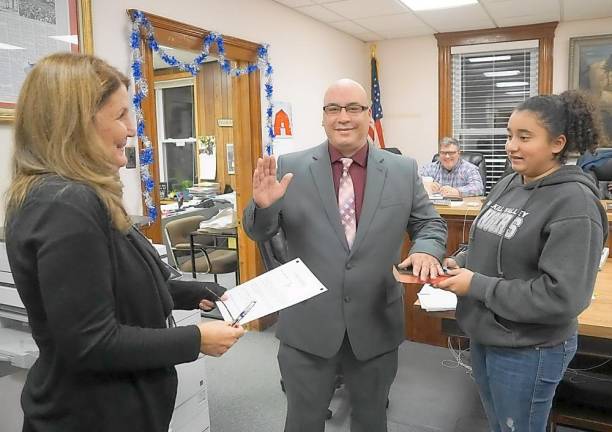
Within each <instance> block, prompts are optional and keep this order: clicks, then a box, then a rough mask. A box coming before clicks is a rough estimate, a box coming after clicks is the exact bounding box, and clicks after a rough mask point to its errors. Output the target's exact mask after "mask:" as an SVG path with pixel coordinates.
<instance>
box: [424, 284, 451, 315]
mask: <svg viewBox="0 0 612 432" xmlns="http://www.w3.org/2000/svg"><path fill="white" fill-rule="evenodd" d="M417 295H418V296H419V303H421V308H423V309H425V310H426V311H427V312H439V311H447V310H455V308H456V307H457V296H456V295H455V294H453V293H452V292H449V291H444V290H441V289H438V288H434V287H432V286H431V285H429V284H425V285H423V288H421V291H420V292H419V293H418V294H417Z"/></svg>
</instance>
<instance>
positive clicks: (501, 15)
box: [481, 0, 588, 27]
mask: <svg viewBox="0 0 612 432" xmlns="http://www.w3.org/2000/svg"><path fill="white" fill-rule="evenodd" d="M481 2H482V4H483V6H484V7H485V9H486V10H487V11H488V12H489V14H490V15H491V17H492V18H493V20H494V21H495V23H496V24H497V25H498V26H499V27H509V26H516V25H526V24H535V23H543V22H550V21H559V20H560V19H561V16H560V10H561V9H560V7H559V1H558V0H538V1H534V0H501V1H500V0H497V1H492V0H481ZM583 2H584V3H587V2H588V1H585V0H583Z"/></svg>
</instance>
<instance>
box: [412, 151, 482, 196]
mask: <svg viewBox="0 0 612 432" xmlns="http://www.w3.org/2000/svg"><path fill="white" fill-rule="evenodd" d="M419 174H420V175H421V177H432V178H433V180H434V181H435V182H436V183H440V185H442V186H450V187H454V188H455V189H457V190H458V191H459V193H460V194H461V196H464V197H465V196H480V195H484V185H483V184H482V177H481V176H480V172H479V171H478V167H477V166H476V165H474V164H472V163H470V162H467V161H465V160H463V159H459V162H457V165H455V166H454V168H453V169H452V170H450V171H448V170H447V169H446V168H444V167H443V166H442V164H441V163H440V161H437V162H432V163H429V164H427V165H423V166H422V167H420V168H419Z"/></svg>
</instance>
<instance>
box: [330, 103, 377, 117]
mask: <svg viewBox="0 0 612 432" xmlns="http://www.w3.org/2000/svg"><path fill="white" fill-rule="evenodd" d="M342 108H344V110H345V111H346V113H347V114H352V115H357V114H361V113H362V112H364V111H365V110H367V109H368V108H369V107H367V106H365V105H360V104H358V103H351V104H348V105H344V106H342V105H338V104H335V103H330V104H327V105H325V106H324V107H323V111H324V112H325V114H327V115H338V114H340V113H341V112H342Z"/></svg>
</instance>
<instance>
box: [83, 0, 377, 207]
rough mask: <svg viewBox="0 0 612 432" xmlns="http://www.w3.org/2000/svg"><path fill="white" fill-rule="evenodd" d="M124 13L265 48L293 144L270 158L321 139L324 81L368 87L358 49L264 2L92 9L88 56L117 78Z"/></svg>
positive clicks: (131, 176)
mask: <svg viewBox="0 0 612 432" xmlns="http://www.w3.org/2000/svg"><path fill="white" fill-rule="evenodd" d="M177 3H180V7H177V6H178V5H177ZM130 8H134V9H141V10H143V11H145V12H150V13H153V14H155V15H161V16H165V17H168V18H171V19H174V20H177V21H180V22H184V23H187V24H192V25H195V26H198V27H201V28H204V29H207V30H213V31H217V32H219V33H222V34H224V35H229V36H235V37H239V38H242V39H246V40H249V41H252V42H257V43H264V42H265V43H269V44H270V59H271V62H272V66H273V67H274V76H273V79H274V99H276V100H281V101H288V102H291V104H292V112H293V133H294V139H293V140H292V141H290V142H283V144H282V145H279V146H278V147H277V148H276V153H284V152H287V151H292V150H294V149H301V148H306V147H311V146H313V145H316V144H319V143H320V142H322V141H323V140H324V137H325V134H324V131H323V128H322V127H321V106H322V100H323V93H324V91H325V89H326V88H327V86H328V85H329V84H330V83H331V82H333V81H334V80H336V79H338V78H342V77H351V78H353V79H355V80H357V81H359V82H361V83H362V84H363V85H367V84H368V83H369V78H368V73H367V51H366V46H365V44H364V43H363V42H361V41H359V40H357V39H355V38H353V37H350V36H348V35H346V34H344V33H341V32H339V31H337V30H335V29H332V28H331V27H329V26H326V25H324V24H321V23H319V22H316V21H314V20H313V19H311V18H308V17H305V16H303V15H301V14H298V13H297V12H295V11H293V10H291V9H289V8H287V7H284V6H282V5H280V4H278V3H274V2H272V1H270V0H224V1H218V0H180V2H177V1H174V2H169V1H166V0H153V1H152V0H107V1H104V2H94V5H93V26H94V43H95V48H94V49H95V53H96V55H98V56H100V57H102V58H104V59H106V60H108V61H109V62H110V63H112V64H114V65H116V66H117V67H119V68H120V69H121V70H124V71H128V70H129V50H128V43H127V41H128V39H129V33H130V21H129V19H128V17H127V15H126V13H125V10H126V9H130ZM238 11H239V13H236V12H238ZM262 101H263V102H264V103H265V100H263V99H262ZM264 110H265V107H264V108H263V109H262V112H263V111H264ZM136 174H137V173H136V172H135V170H131V171H129V172H127V171H126V170H124V171H123V172H122V179H123V180H124V184H125V185H126V189H125V195H126V205H127V206H130V204H132V208H130V209H128V211H129V212H130V213H132V214H134V213H138V212H139V211H138V210H139V209H134V208H133V204H138V203H139V200H138V199H135V198H136V195H137V194H138V192H137V187H136V185H138V180H137V175H136ZM130 197H132V198H133V199H130Z"/></svg>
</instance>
